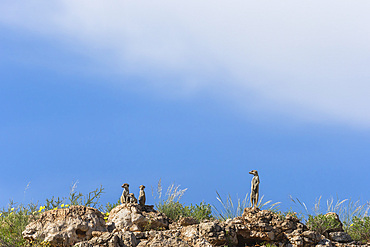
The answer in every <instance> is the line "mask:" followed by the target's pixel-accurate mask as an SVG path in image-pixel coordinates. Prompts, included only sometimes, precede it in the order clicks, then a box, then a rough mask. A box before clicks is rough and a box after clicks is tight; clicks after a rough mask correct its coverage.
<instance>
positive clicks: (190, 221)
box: [178, 217, 199, 226]
mask: <svg viewBox="0 0 370 247" xmlns="http://www.w3.org/2000/svg"><path fill="white" fill-rule="evenodd" d="M198 223H199V222H198V221H197V220H196V219H194V218H192V217H181V218H180V219H179V220H178V224H179V225H180V226H190V225H195V224H198Z"/></svg>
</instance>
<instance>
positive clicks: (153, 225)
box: [107, 203, 169, 231]
mask: <svg viewBox="0 0 370 247" xmlns="http://www.w3.org/2000/svg"><path fill="white" fill-rule="evenodd" d="M107 225H110V226H111V227H110V230H111V229H112V228H113V229H122V230H125V231H148V230H150V229H168V225H169V219H168V218H167V216H165V215H164V214H162V213H160V212H158V211H156V210H154V209H153V206H141V205H138V204H131V203H128V204H121V205H118V206H117V207H115V208H113V209H112V211H111V212H110V214H109V217H108V221H107Z"/></svg>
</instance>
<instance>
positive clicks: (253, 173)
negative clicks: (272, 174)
mask: <svg viewBox="0 0 370 247" xmlns="http://www.w3.org/2000/svg"><path fill="white" fill-rule="evenodd" d="M249 174H252V175H254V176H258V172H257V171H256V170H252V171H250V172H249Z"/></svg>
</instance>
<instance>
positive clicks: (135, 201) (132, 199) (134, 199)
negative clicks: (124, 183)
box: [128, 193, 137, 203]
mask: <svg viewBox="0 0 370 247" xmlns="http://www.w3.org/2000/svg"><path fill="white" fill-rule="evenodd" d="M128 196H129V201H130V203H137V199H136V197H135V195H134V193H130V194H128Z"/></svg>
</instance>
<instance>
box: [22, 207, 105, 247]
mask: <svg viewBox="0 0 370 247" xmlns="http://www.w3.org/2000/svg"><path fill="white" fill-rule="evenodd" d="M94 231H99V232H106V231H107V229H106V226H105V221H104V216H103V214H102V213H101V212H99V211H98V210H97V209H95V208H91V207H85V206H71V207H69V208H62V209H56V210H49V211H46V212H44V213H42V214H41V215H40V218H39V219H38V220H36V221H34V222H31V223H30V224H29V225H27V226H26V229H25V230H24V231H23V232H22V235H23V238H24V239H27V240H30V241H35V240H40V241H45V242H49V243H50V245H51V246H72V245H74V244H75V243H78V242H81V241H85V240H89V239H91V238H92V237H93V232H94ZM94 234H95V233H94Z"/></svg>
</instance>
